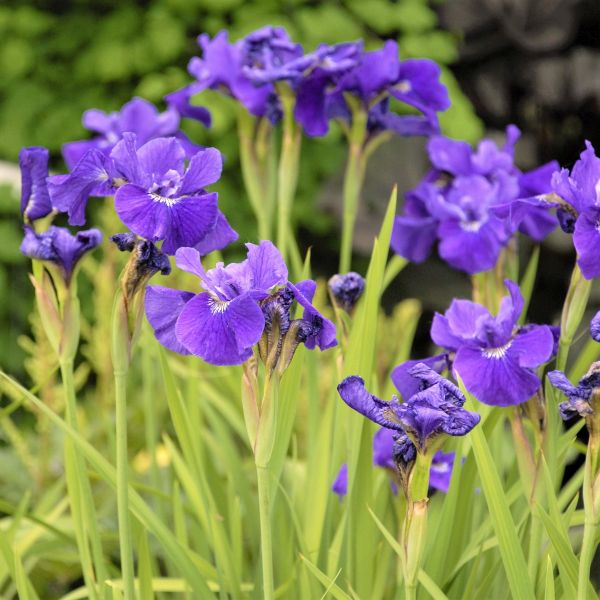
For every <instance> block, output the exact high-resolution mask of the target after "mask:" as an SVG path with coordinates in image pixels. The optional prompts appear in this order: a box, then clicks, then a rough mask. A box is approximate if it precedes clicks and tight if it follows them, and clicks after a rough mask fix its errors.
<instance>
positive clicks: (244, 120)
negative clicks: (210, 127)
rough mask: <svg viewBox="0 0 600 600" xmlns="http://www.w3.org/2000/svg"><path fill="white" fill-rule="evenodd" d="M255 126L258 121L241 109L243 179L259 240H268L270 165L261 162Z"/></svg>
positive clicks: (239, 134)
mask: <svg viewBox="0 0 600 600" xmlns="http://www.w3.org/2000/svg"><path fill="white" fill-rule="evenodd" d="M255 125H256V119H255V118H254V117H252V115H250V114H249V113H248V112H247V111H246V110H245V109H244V108H243V107H240V110H239V112H238V136H239V142H240V166H241V169H242V178H243V180H244V187H245V188H246V192H247V194H248V199H249V200H250V205H251V206H252V209H253V211H254V215H255V216H256V221H257V225H258V235H259V239H261V240H268V239H269V238H270V237H271V223H270V221H271V219H270V211H269V203H268V188H267V182H266V181H265V176H266V175H267V173H266V172H265V170H266V169H268V165H265V164H263V163H264V162H265V161H261V160H260V156H259V153H258V152H257V148H256V144H255V141H254V138H255V136H254V131H255ZM264 137H265V136H263V138H264ZM267 154H268V152H267ZM267 160H268V156H267ZM267 179H268V178H267Z"/></svg>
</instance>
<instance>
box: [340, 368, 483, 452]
mask: <svg viewBox="0 0 600 600" xmlns="http://www.w3.org/2000/svg"><path fill="white" fill-rule="evenodd" d="M410 374H411V375H412V376H413V377H415V378H416V379H417V380H419V381H420V391H419V392H417V393H416V394H415V395H413V396H412V397H411V398H409V399H408V400H407V401H406V402H404V403H399V402H398V399H397V398H396V397H394V398H393V399H392V401H391V402H386V401H384V400H380V399H379V398H377V397H376V396H374V395H373V394H370V393H369V392H368V391H367V389H366V388H365V384H364V381H363V380H362V379H361V378H360V377H357V376H351V377H347V378H346V379H344V381H342V382H341V383H340V384H339V385H338V393H339V394H340V396H341V398H342V400H344V402H346V404H348V406H350V407H351V408H353V409H354V410H356V411H358V412H360V413H361V414H362V415H364V416H365V417H367V418H369V419H371V420H372V421H374V422H375V423H377V424H379V425H381V426H382V427H387V428H388V429H392V430H394V431H396V432H398V434H404V433H406V435H408V437H409V438H410V440H411V441H412V443H413V444H414V445H415V447H416V449H417V451H418V452H426V451H427V449H428V448H429V447H430V445H431V444H432V442H434V440H436V438H438V437H439V436H440V435H443V434H445V435H465V434H467V433H468V432H469V431H471V429H473V427H475V425H477V423H479V419H480V417H479V415H477V414H475V413H470V412H468V411H466V410H465V409H463V408H462V406H463V404H464V402H465V398H464V396H463V395H462V393H461V391H460V390H459V389H458V388H457V387H456V386H455V385H454V384H453V383H451V382H450V381H448V380H447V379H444V378H443V377H442V376H441V375H439V374H438V373H436V372H435V371H433V370H432V369H430V368H429V367H427V366H426V365H424V364H422V363H419V364H417V365H415V366H414V367H412V368H411V370H410Z"/></svg>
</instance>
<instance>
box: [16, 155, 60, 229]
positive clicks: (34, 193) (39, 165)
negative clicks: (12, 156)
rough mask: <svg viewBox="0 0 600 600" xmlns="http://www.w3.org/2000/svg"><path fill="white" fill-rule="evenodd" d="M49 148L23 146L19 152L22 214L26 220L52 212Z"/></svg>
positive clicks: (33, 219)
mask: <svg viewBox="0 0 600 600" xmlns="http://www.w3.org/2000/svg"><path fill="white" fill-rule="evenodd" d="M48 157H49V153H48V149H47V148H42V147H40V146H32V147H30V148H22V149H21V151H20V152H19V168H20V169H21V215H22V216H23V218H24V219H25V220H26V221H29V222H31V221H35V220H36V219H41V218H42V217H45V216H46V215H49V214H50V213H51V212H52V203H51V202H50V194H49V193H48V186H47V185H46V178H47V177H48Z"/></svg>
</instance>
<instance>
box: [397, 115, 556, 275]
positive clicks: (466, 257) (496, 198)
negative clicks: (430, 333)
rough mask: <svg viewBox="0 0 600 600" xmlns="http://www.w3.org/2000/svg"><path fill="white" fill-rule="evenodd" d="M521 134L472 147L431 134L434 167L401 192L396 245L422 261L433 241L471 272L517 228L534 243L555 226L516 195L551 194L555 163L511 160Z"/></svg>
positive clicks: (510, 132)
mask: <svg viewBox="0 0 600 600" xmlns="http://www.w3.org/2000/svg"><path fill="white" fill-rule="evenodd" d="M519 135H520V132H519V130H518V129H517V128H516V127H515V126H514V125H511V126H509V127H508V128H507V130H506V143H505V144H504V146H503V147H502V148H498V147H497V146H496V144H495V143H493V142H492V141H491V140H482V141H481V142H480V143H479V145H478V147H477V148H476V149H473V148H471V146H469V145H468V144H467V143H466V142H461V141H457V140H451V139H448V138H445V137H442V136H435V137H432V138H431V139H430V141H429V144H428V153H429V158H430V160H431V163H432V165H433V169H432V170H431V171H430V172H429V173H428V174H427V175H426V177H425V178H424V179H423V181H422V182H421V183H420V184H419V185H418V186H417V187H416V188H415V189H414V190H412V191H411V192H409V193H408V194H407V196H406V203H405V207H404V214H403V215H402V216H399V217H397V218H396V221H395V224H394V231H393V233H392V242H391V243H392V248H393V249H394V251H395V252H396V253H397V254H400V255H401V256H404V257H405V258H407V259H409V260H411V261H413V262H423V261H424V260H426V259H427V257H428V256H429V254H430V252H431V249H432V247H433V245H434V244H435V242H436V241H438V242H439V253H440V256H441V257H442V258H443V259H444V260H445V261H446V262H448V264H450V265H451V266H453V267H455V268H457V269H460V270H462V271H466V272H467V273H470V274H474V273H479V272H481V271H485V270H487V269H490V268H492V267H493V266H494V265H495V264H496V261H497V259H498V256H499V254H500V252H501V250H502V248H503V247H504V246H505V245H506V244H507V243H508V241H509V239H510V238H511V236H512V235H513V234H514V233H515V231H516V230H517V229H520V230H521V231H522V232H523V233H525V234H526V235H529V236H530V237H532V238H533V239H535V240H537V241H541V240H542V239H543V238H544V237H545V236H546V235H547V234H548V233H550V231H551V230H552V229H554V227H555V225H556V224H555V223H554V222H553V221H552V220H551V218H549V215H548V214H547V210H546V209H545V207H542V206H540V205H539V204H537V205H534V204H532V203H530V202H521V201H520V198H523V197H524V196H530V195H531V194H532V193H533V194H535V193H537V194H539V193H544V192H549V191H550V187H551V185H550V177H551V173H552V170H553V169H554V167H555V163H548V164H547V165H544V166H542V167H540V168H539V169H536V170H534V171H531V172H529V173H522V172H521V171H519V170H518V169H517V168H516V167H515V165H514V161H513V157H514V146H515V143H516V141H517V140H518V138H519ZM516 206H518V210H517V208H515V207H516ZM517 214H518V218H517Z"/></svg>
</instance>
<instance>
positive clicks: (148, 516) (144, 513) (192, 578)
mask: <svg viewBox="0 0 600 600" xmlns="http://www.w3.org/2000/svg"><path fill="white" fill-rule="evenodd" d="M0 377H1V378H3V379H4V380H5V381H7V382H9V383H10V384H11V385H12V386H13V387H15V388H16V389H17V390H19V392H20V393H22V394H23V395H24V397H25V399H26V400H27V401H28V402H29V403H30V404H33V405H34V406H35V407H36V408H37V409H38V410H39V411H40V412H42V413H43V414H44V415H46V417H48V419H49V420H50V421H51V422H52V423H53V424H54V425H56V426H57V427H59V428H60V429H61V430H62V431H63V432H64V433H66V434H67V435H68V436H69V437H70V438H71V439H72V440H73V442H74V443H75V446H76V447H77V448H78V449H79V450H80V452H81V453H82V454H83V455H84V457H85V458H86V460H87V461H88V462H89V463H90V465H91V466H92V467H93V468H94V469H95V470H96V471H97V473H98V475H99V476H100V477H101V478H102V479H103V480H104V481H106V482H107V483H108V484H109V485H110V486H111V487H112V488H114V487H115V486H116V478H117V475H116V471H115V468H114V466H113V465H111V464H110V463H109V462H108V461H107V460H106V459H105V458H104V457H103V456H102V455H101V454H100V452H98V451H97V450H96V449H95V448H94V447H93V446H92V445H91V444H90V443H89V442H87V441H86V440H84V439H83V438H82V437H81V435H80V434H78V433H77V432H76V431H74V430H73V429H72V428H71V427H69V426H68V425H67V424H66V423H65V422H64V421H63V420H62V419H61V418H60V417H59V416H58V415H57V414H56V413H55V412H54V411H53V410H52V409H50V408H49V407H48V406H46V405H45V404H44V403H43V402H42V401H41V400H39V399H38V398H36V397H35V396H34V395H33V394H31V393H30V392H29V391H28V390H27V389H25V388H24V387H23V386H22V385H20V384H19V383H17V382H16V381H14V380H13V379H12V378H11V377H10V376H8V375H7V374H6V373H4V372H3V371H0ZM129 503H130V508H131V511H132V512H133V514H134V515H135V516H136V518H137V519H138V520H139V521H140V522H141V523H142V525H143V526H144V527H145V528H146V529H148V530H149V531H150V532H152V534H153V535H154V536H156V538H157V539H158V540H159V541H160V542H161V544H162V545H163V547H164V549H165V551H166V552H167V553H168V554H169V556H170V558H171V560H173V562H174V563H175V564H177V565H178V567H179V568H180V569H181V571H182V574H184V575H185V576H186V578H187V579H188V581H189V583H190V585H191V587H192V589H194V590H195V592H196V593H197V594H198V595H199V596H198V597H199V598H211V593H210V590H209V588H208V586H207V584H206V580H205V579H204V578H203V577H202V573H201V571H200V570H199V569H198V562H197V561H195V560H193V559H192V558H191V556H190V553H189V551H187V550H186V549H185V548H183V547H182V546H181V545H180V544H179V542H178V541H177V539H176V538H175V537H174V535H173V534H172V533H171V531H169V529H168V528H167V526H166V525H164V523H162V522H161V521H160V519H158V517H157V516H156V515H155V514H154V512H153V511H152V509H150V507H149V506H148V505H147V504H146V502H144V500H143V499H142V497H141V496H140V495H139V494H138V493H137V492H136V491H135V490H134V489H133V488H130V489H129Z"/></svg>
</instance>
